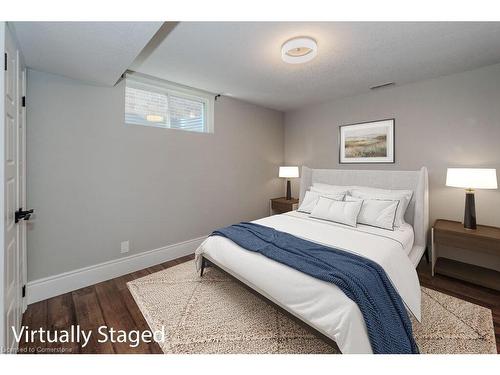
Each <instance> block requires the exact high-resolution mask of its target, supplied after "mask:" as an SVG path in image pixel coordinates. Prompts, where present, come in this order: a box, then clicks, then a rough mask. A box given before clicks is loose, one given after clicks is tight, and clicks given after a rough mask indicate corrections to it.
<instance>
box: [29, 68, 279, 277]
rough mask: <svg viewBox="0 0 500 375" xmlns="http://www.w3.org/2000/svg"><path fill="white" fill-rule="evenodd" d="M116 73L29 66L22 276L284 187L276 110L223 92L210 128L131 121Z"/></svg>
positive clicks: (162, 233) (139, 247)
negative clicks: (101, 80) (79, 75)
mask: <svg viewBox="0 0 500 375" xmlns="http://www.w3.org/2000/svg"><path fill="white" fill-rule="evenodd" d="M122 85H123V84H120V85H119V86H117V87H114V88H105V87H98V86H92V85H86V84H84V83H82V82H79V81H74V80H70V79H67V78H63V77H60V76H56V75H51V74H47V73H41V72H37V71H29V77H28V93H27V98H28V99H27V100H28V127H27V132H28V133H27V150H28V155H27V168H28V179H27V180H28V181H27V182H28V192H27V194H28V206H29V207H30V208H34V209H35V212H36V215H35V216H34V218H33V219H34V220H33V221H32V222H31V224H30V227H29V231H28V279H29V280H35V279H39V278H43V277H47V276H50V275H55V274H60V273H62V272H65V271H71V270H74V269H78V268H81V267H85V266H89V265H93V264H97V263H101V262H105V261H109V260H112V259H116V258H120V257H122V256H123V255H121V254H120V242H121V241H123V240H130V246H131V251H130V252H129V253H128V254H125V255H131V254H134V253H137V252H141V251H146V250H151V249H156V248H159V247H163V246H166V245H169V244H175V243H178V242H181V241H185V240H189V239H192V238H196V237H200V236H203V235H207V234H209V233H210V232H211V231H212V230H214V229H216V228H218V227H221V226H225V225H229V224H232V223H235V222H238V221H242V220H253V219H256V218H259V217H262V216H265V215H267V214H268V207H269V202H268V200H269V198H272V197H276V196H280V195H282V194H283V182H282V181H280V180H279V179H278V178H277V167H278V166H279V165H280V164H281V163H282V161H283V160H282V159H283V154H284V146H283V118H282V117H283V116H282V114H281V113H280V112H277V111H273V110H269V109H264V108H261V107H258V106H255V105H252V104H248V103H244V102H241V101H237V100H234V99H231V98H226V97H222V98H220V99H219V100H218V101H217V102H216V104H215V106H216V107H215V134H198V133H191V132H185V131H179V130H168V129H156V128H149V127H142V126H127V125H124V123H123V111H124V90H123V86H122ZM193 250H194V249H193Z"/></svg>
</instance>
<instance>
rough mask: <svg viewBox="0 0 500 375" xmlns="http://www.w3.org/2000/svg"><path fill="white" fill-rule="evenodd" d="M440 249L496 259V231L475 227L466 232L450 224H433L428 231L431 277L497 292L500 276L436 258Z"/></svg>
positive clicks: (499, 240) (499, 235)
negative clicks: (430, 241)
mask: <svg viewBox="0 0 500 375" xmlns="http://www.w3.org/2000/svg"><path fill="white" fill-rule="evenodd" d="M441 245H442V246H449V247H453V248H459V249H465V250H469V251H472V252H482V253H488V254H492V255H496V256H499V257H500V228H497V227H490V226H486V225H478V226H477V229H475V230H467V229H465V228H464V226H463V224H462V223H460V222H458V221H450V220H436V222H435V223H434V226H433V228H432V270H433V274H434V273H436V274H441V275H445V276H449V277H453V278H456V279H460V280H463V281H467V282H469V283H473V284H477V285H482V286H485V287H487V288H491V289H496V290H500V272H498V271H495V270H491V269H488V268H484V267H479V266H476V265H472V264H467V263H463V262H459V261H456V260H452V259H448V258H443V257H439V246H441Z"/></svg>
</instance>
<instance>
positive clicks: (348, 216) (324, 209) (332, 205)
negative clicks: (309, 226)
mask: <svg viewBox="0 0 500 375" xmlns="http://www.w3.org/2000/svg"><path fill="white" fill-rule="evenodd" d="M362 204H363V201H357V202H346V201H337V200H334V199H329V198H326V197H319V200H318V203H317V204H316V207H314V209H313V210H312V212H311V217H314V218H317V219H323V220H328V221H334V222H336V223H341V224H346V225H350V226H351V227H355V226H356V222H357V218H358V215H359V211H360V210H361V205H362Z"/></svg>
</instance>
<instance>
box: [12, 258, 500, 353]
mask: <svg viewBox="0 0 500 375" xmlns="http://www.w3.org/2000/svg"><path fill="white" fill-rule="evenodd" d="M190 259H193V257H192V256H187V257H183V258H179V259H176V260H172V261H169V262H166V263H162V264H159V265H156V266H153V267H149V268H146V269H144V270H141V271H138V272H133V273H131V274H128V275H125V276H121V277H118V278H116V279H112V280H108V281H105V282H102V283H99V284H95V285H92V286H89V287H86V288H82V289H79V290H76V291H74V292H70V293H66V294H63V295H60V296H57V297H54V298H50V299H48V300H45V301H40V302H37V303H34V304H32V305H29V306H28V309H27V311H26V313H25V314H24V316H23V325H26V326H28V327H29V328H30V329H32V330H33V329H38V328H44V329H48V330H51V331H53V330H58V331H60V330H67V329H69V327H71V326H72V325H74V326H76V325H80V327H81V328H82V329H83V330H93V333H92V335H91V340H90V342H89V344H88V345H87V346H86V347H84V348H82V347H81V346H80V345H75V344H71V343H68V344H60V343H57V344H46V343H45V344H44V343H41V342H34V343H29V344H27V343H26V342H24V341H23V342H21V343H20V346H19V348H20V350H19V352H20V353H161V349H160V347H159V346H158V345H157V344H156V343H154V342H153V343H151V344H146V343H141V344H140V345H139V346H138V347H136V348H132V347H130V346H129V345H128V344H127V343H109V342H107V343H98V342H97V340H96V338H97V332H96V329H97V328H98V327H99V326H101V325H107V326H108V327H113V328H114V329H116V330H127V331H130V330H139V331H144V330H147V329H148V325H147V323H146V321H145V320H144V318H143V316H142V314H141V312H140V311H139V308H138V307H137V305H136V304H135V302H134V299H133V298H132V296H131V294H130V293H129V291H128V289H127V285H126V283H127V282H128V281H130V280H134V279H137V278H140V277H143V276H146V275H148V274H151V273H154V272H158V271H160V270H162V269H165V268H168V267H172V266H174V265H176V264H180V263H183V262H186V261H188V260H190ZM418 274H419V277H420V282H421V284H422V286H425V287H427V288H431V289H435V290H438V291H440V292H443V293H446V294H449V295H452V296H455V297H458V298H461V299H464V300H467V301H470V302H472V303H475V304H478V305H481V306H485V307H488V308H490V309H491V310H492V312H493V322H494V325H495V335H496V342H497V350H498V352H499V353H500V292H497V291H494V290H491V289H487V288H482V287H479V286H475V285H472V284H468V283H465V282H461V281H458V280H454V279H451V278H447V277H444V276H435V277H432V276H431V274H430V266H429V265H427V264H426V263H425V261H423V262H422V263H421V264H420V265H419V267H418Z"/></svg>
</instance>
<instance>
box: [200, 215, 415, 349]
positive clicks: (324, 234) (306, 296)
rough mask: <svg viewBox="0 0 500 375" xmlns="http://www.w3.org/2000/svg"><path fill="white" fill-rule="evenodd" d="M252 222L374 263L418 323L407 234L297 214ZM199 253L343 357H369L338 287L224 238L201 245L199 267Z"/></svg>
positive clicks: (360, 325)
mask: <svg viewBox="0 0 500 375" xmlns="http://www.w3.org/2000/svg"><path fill="white" fill-rule="evenodd" d="M254 222H255V223H257V224H261V225H265V226H269V227H272V228H274V229H276V230H279V231H283V232H287V233H290V234H292V235H294V236H297V237H300V238H303V239H306V240H309V241H313V242H316V243H320V244H323V245H325V246H330V247H335V248H338V249H343V250H345V251H349V252H352V253H355V254H358V255H361V256H364V257H366V258H369V259H371V260H373V261H374V262H376V263H378V264H379V265H380V266H381V267H382V268H383V269H384V270H385V272H386V274H387V276H388V277H389V279H390V280H391V282H392V283H393V285H394V287H395V289H396V290H397V291H398V293H399V294H400V296H401V298H402V300H403V302H404V303H405V306H406V307H407V309H408V310H409V312H410V313H412V314H413V315H414V316H415V317H416V318H417V319H419V320H420V314H421V312H420V302H421V299H420V298H421V296H420V284H419V281H418V277H417V273H416V271H415V267H414V265H413V263H412V262H411V261H410V259H409V258H408V255H407V248H408V247H409V246H408V244H409V242H412V241H409V240H408V237H411V236H409V235H408V232H409V230H405V229H403V230H402V231H401V232H400V231H397V232H396V233H390V234H389V233H387V232H390V231H383V235H381V233H379V231H380V230H378V229H377V228H371V227H366V226H363V227H361V226H360V227H359V228H351V227H347V226H345V225H337V224H332V223H330V222H325V221H322V220H317V219H311V218H309V217H308V216H307V215H304V214H301V213H297V212H291V213H287V214H282V215H274V216H270V217H266V218H263V219H259V220H256V221H254ZM403 233H406V236H405V235H403ZM202 255H204V256H205V257H207V258H208V259H210V260H212V261H213V262H214V263H216V264H217V265H219V266H221V268H223V269H224V270H226V271H228V272H229V273H230V274H232V275H233V276H235V277H237V278H238V279H240V280H241V281H243V282H244V283H246V284H248V285H249V286H251V287H252V288H254V289H255V290H257V291H258V292H260V293H261V294H263V295H264V296H266V297H267V298H269V299H271V300H272V301H273V302H275V303H277V304H278V305H280V306H281V307H283V308H285V309H286V310H287V311H289V312H290V313H292V314H293V315H295V316H297V317H299V318H300V319H302V320H303V321H304V322H306V323H307V324H309V325H310V326H312V327H314V328H315V329H317V330H318V331H320V332H321V333H323V334H325V335H326V336H328V337H329V338H331V339H332V340H334V341H335V342H336V343H337V345H338V347H339V349H340V350H341V351H342V353H372V350H371V345H370V341H369V338H368V334H367V330H366V326H365V323H364V319H363V316H362V314H361V311H360V310H359V308H358V306H357V305H356V303H355V302H353V301H352V300H350V299H349V298H347V296H346V295H345V294H344V293H343V292H342V291H341V290H340V289H339V288H338V287H337V286H336V285H334V284H331V283H328V282H325V281H322V280H318V279H315V278H313V277H311V276H309V275H306V274H304V273H302V272H300V271H297V270H295V269H293V268H290V267H288V266H285V265H283V264H281V263H278V262H275V261H273V260H271V259H269V258H266V257H265V256H263V255H261V254H258V253H254V252H251V251H248V250H245V249H243V248H241V247H240V246H238V245H236V244H235V243H234V242H232V241H231V240H229V239H227V238H225V237H220V236H211V237H209V238H207V239H206V240H205V241H204V242H203V243H202V244H201V245H200V247H199V248H198V249H197V250H196V264H197V267H198V269H199V267H200V265H201V258H202Z"/></svg>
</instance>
